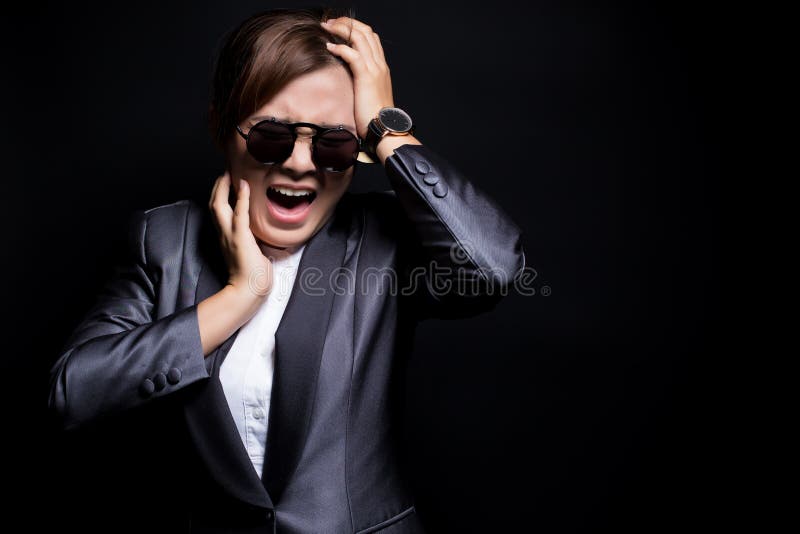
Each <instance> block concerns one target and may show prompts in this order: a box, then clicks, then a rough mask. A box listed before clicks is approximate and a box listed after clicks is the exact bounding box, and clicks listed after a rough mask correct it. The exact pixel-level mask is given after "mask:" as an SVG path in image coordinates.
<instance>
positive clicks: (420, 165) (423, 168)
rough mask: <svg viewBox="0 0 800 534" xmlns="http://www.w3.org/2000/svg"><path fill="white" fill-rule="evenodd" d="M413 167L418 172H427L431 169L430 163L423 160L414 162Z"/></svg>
mask: <svg viewBox="0 0 800 534" xmlns="http://www.w3.org/2000/svg"><path fill="white" fill-rule="evenodd" d="M414 168H415V169H417V172H418V173H420V174H427V173H428V171H429V170H431V167H430V165H428V164H427V163H425V162H424V161H418V162H417V163H416V164H414Z"/></svg>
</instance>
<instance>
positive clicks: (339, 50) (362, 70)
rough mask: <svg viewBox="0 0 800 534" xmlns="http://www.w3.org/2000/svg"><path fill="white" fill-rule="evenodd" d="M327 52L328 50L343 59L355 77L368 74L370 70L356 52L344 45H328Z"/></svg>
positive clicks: (360, 55)
mask: <svg viewBox="0 0 800 534" xmlns="http://www.w3.org/2000/svg"><path fill="white" fill-rule="evenodd" d="M328 50H330V51H331V53H332V54H335V55H337V56H341V57H343V58H344V59H345V61H347V64H348V65H350V68H351V69H352V70H353V74H355V75H356V76H361V75H362V74H367V73H369V70H370V69H369V67H368V66H367V63H366V61H365V60H364V58H363V57H362V54H361V53H360V52H359V51H358V50H356V49H354V48H350V47H349V46H347V45H346V44H338V43H330V44H328Z"/></svg>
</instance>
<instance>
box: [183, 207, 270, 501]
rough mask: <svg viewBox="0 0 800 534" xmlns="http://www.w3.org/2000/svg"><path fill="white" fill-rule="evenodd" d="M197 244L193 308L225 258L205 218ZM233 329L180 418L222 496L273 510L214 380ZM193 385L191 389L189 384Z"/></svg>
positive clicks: (210, 290) (219, 283)
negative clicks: (199, 260) (199, 259)
mask: <svg viewBox="0 0 800 534" xmlns="http://www.w3.org/2000/svg"><path fill="white" fill-rule="evenodd" d="M200 234H201V239H200V242H199V244H198V247H199V251H200V256H201V258H204V260H205V261H201V267H200V274H199V276H198V281H197V290H196V292H195V297H194V300H195V304H197V303H199V302H201V301H202V300H204V299H206V298H207V297H209V296H211V295H213V294H215V293H217V292H218V291H219V290H220V289H222V287H223V286H224V281H225V280H226V279H227V278H226V277H225V275H224V273H226V272H227V268H226V267H225V260H224V258H223V257H222V253H221V251H220V250H219V245H218V238H217V236H216V234H215V230H214V228H213V227H212V225H211V221H210V219H209V217H208V216H205V217H204V218H203V222H202V228H201V229H200ZM238 334H239V330H237V331H236V332H234V334H233V335H231V336H230V337H229V338H228V339H227V340H225V341H224V342H223V343H222V344H221V345H220V346H219V347H217V348H216V349H215V350H214V351H213V352H212V353H211V354H209V355H208V356H207V357H206V359H205V362H206V368H207V369H208V372H209V374H210V375H211V378H210V379H208V380H206V381H203V382H201V383H198V384H197V387H196V388H192V389H191V391H190V393H188V394H187V397H186V400H185V401H184V404H183V407H184V416H185V419H186V423H187V429H188V432H189V436H190V438H191V439H192V440H193V441H194V443H195V445H196V449H197V451H198V453H199V455H200V457H201V459H202V461H203V462H204V463H205V465H206V467H207V469H208V471H209V473H210V474H211V476H212V477H213V478H214V479H215V480H216V482H217V483H218V484H219V485H220V487H222V488H224V489H225V490H226V491H227V492H228V493H230V494H231V495H233V496H234V497H236V498H238V499H239V500H241V501H244V502H247V503H249V504H251V505H254V506H259V507H263V508H273V503H272V500H271V499H270V497H269V495H268V494H267V492H266V491H265V488H264V486H263V484H262V483H261V480H260V478H259V476H258V474H257V473H256V471H255V469H253V464H252V462H251V461H250V457H249V456H248V454H247V450H246V449H245V447H244V444H243V443H242V440H241V438H240V437H239V431H238V429H237V428H236V423H235V422H234V420H233V416H232V415H231V412H230V408H228V402H227V400H226V398H225V391H224V390H223V388H222V383H221V382H220V380H219V368H220V365H221V364H222V361H223V360H224V358H225V356H226V355H227V354H228V351H230V348H231V346H233V342H234V341H235V339H236V336H237V335H238ZM193 386H194V385H193Z"/></svg>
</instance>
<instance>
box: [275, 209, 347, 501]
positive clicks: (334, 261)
mask: <svg viewBox="0 0 800 534" xmlns="http://www.w3.org/2000/svg"><path fill="white" fill-rule="evenodd" d="M344 204H345V201H344V199H342V200H340V202H339V206H337V210H336V212H335V213H334V215H333V216H331V218H330V219H329V220H328V221H327V223H326V224H325V226H323V227H322V228H321V229H320V230H319V231H318V232H317V233H316V234H314V235H313V236H312V237H311V239H310V240H309V241H308V242H307V244H306V249H305V251H304V252H303V256H302V258H301V259H300V264H299V266H298V269H297V276H296V278H295V283H294V286H293V288H292V294H291V295H290V296H289V302H288V303H287V304H286V309H285V310H284V313H283V317H282V318H281V321H280V323H279V325H278V329H277V331H276V332H275V367H274V376H273V383H272V393H271V399H270V409H269V423H268V428H267V446H266V452H265V459H264V472H263V475H262V481H263V483H264V486H265V487H266V488H267V491H268V493H269V495H270V496H271V497H272V499H273V500H274V501H275V502H278V500H279V499H280V496H281V493H282V492H283V490H284V488H285V487H286V483H287V482H288V480H289V477H290V476H291V474H292V472H293V471H294V469H295V467H296V466H297V463H298V461H299V460H300V454H301V452H302V450H303V444H304V442H305V439H306V435H307V434H308V427H309V421H310V419H311V410H312V407H313V404H314V397H315V393H316V389H317V376H318V375H319V368H320V361H321V359H322V349H323V345H324V344H325V339H326V337H327V332H328V323H329V321H330V316H331V310H332V307H333V299H334V289H335V288H336V287H337V286H336V277H337V273H339V274H340V275H341V274H344V273H341V272H340V271H341V267H342V265H343V264H344V260H345V253H346V250H347V236H348V233H349V224H350V222H349V217H348V216H347V215H346V214H344V212H345V211H346V210H345V209H343V206H344ZM339 284H340V286H344V287H346V286H347V285H348V284H347V283H344V282H342V281H341V280H340V281H339Z"/></svg>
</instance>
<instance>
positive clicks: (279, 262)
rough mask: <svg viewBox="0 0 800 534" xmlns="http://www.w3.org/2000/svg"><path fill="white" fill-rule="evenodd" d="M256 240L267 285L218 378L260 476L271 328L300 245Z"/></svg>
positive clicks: (284, 297)
mask: <svg viewBox="0 0 800 534" xmlns="http://www.w3.org/2000/svg"><path fill="white" fill-rule="evenodd" d="M259 245H260V247H261V251H262V252H263V253H264V255H265V256H267V257H269V258H271V260H272V290H271V291H270V293H269V295H268V296H267V297H266V298H265V299H264V302H263V303H262V304H261V307H260V308H259V309H258V311H257V312H256V313H255V315H253V317H251V318H250V320H249V321H248V322H247V323H245V324H244V325H243V326H242V327H241V329H240V330H239V333H238V334H237V336H236V339H235V340H234V342H233V346H231V348H230V351H229V352H228V355H227V356H226V357H225V360H224V361H223V362H222V366H221V367H220V372H219V378H220V381H221V382H222V388H223V390H224V391H225V397H226V398H227V400H228V407H229V408H230V410H231V415H233V420H234V422H235V423H236V428H237V429H238V430H239V436H240V437H241V438H242V443H243V444H244V447H245V449H247V453H248V455H249V456H250V461H251V462H253V468H255V470H256V473H257V474H258V476H259V477H261V471H262V470H263V468H264V451H265V447H266V442H267V423H268V418H269V406H270V395H271V393H272V376H273V370H274V362H275V331H276V330H277V328H278V324H279V323H280V321H281V317H283V312H284V310H285V309H286V303H287V302H288V300H289V295H290V294H291V292H292V287H293V285H294V280H295V277H296V275H297V268H298V265H299V264H300V258H301V257H302V255H303V251H304V250H305V245H302V246H301V247H299V248H298V249H296V250H295V251H294V252H288V251H286V250H281V249H275V248H272V247H269V246H267V245H264V244H263V243H259Z"/></svg>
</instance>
